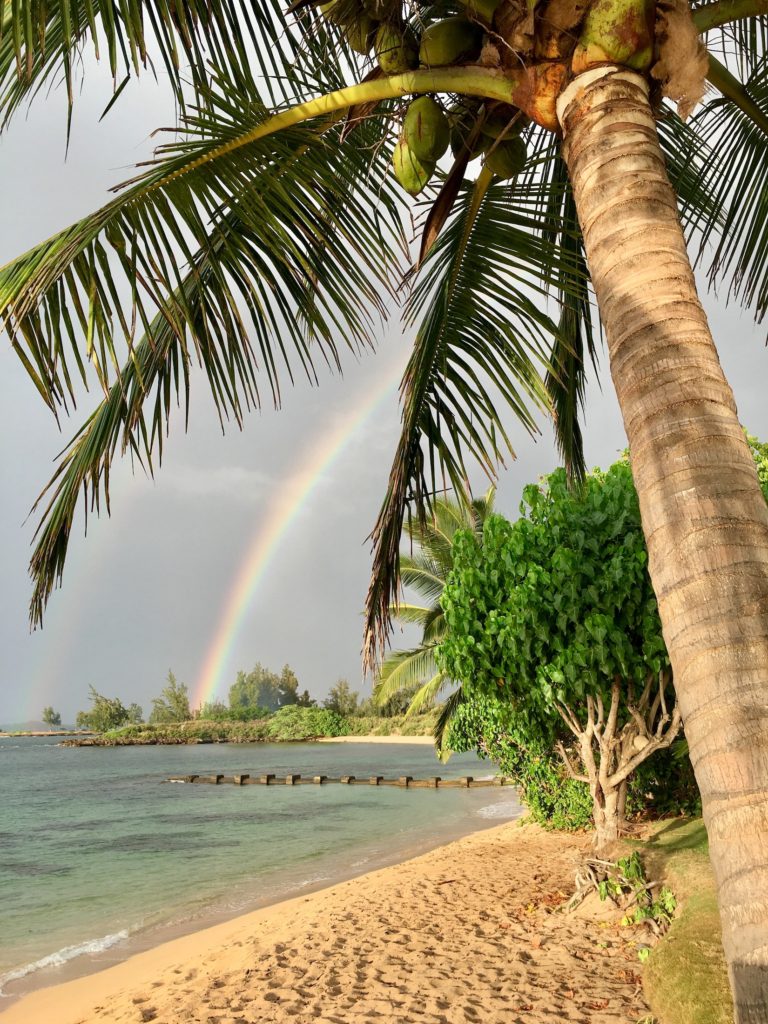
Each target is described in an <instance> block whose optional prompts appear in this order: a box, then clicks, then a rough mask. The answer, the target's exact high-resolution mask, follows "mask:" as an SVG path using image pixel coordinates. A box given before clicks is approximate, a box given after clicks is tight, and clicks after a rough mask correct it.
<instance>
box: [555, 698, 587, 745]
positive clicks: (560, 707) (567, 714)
mask: <svg viewBox="0 0 768 1024" xmlns="http://www.w3.org/2000/svg"><path fill="white" fill-rule="evenodd" d="M555 708H556V709H557V713H558V715H560V717H561V718H562V720H563V721H564V722H565V724H566V725H567V726H568V728H569V729H570V730H571V732H572V733H573V735H574V736H575V737H576V739H581V736H582V733H583V732H584V730H583V729H582V728H581V723H580V722H579V720H578V718H577V717H576V715H575V714H574V713H573V711H572V710H571V709H570V708H569V707H568V705H567V704H555Z"/></svg>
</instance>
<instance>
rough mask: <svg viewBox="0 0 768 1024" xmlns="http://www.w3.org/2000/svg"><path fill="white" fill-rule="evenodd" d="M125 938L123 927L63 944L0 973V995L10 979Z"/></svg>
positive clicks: (52, 965)
mask: <svg viewBox="0 0 768 1024" xmlns="http://www.w3.org/2000/svg"><path fill="white" fill-rule="evenodd" d="M127 938H128V930H127V929H125V928H124V929H123V930H122V931H119V932H115V933H114V934H113V935H104V936H103V937H102V938H100V939H89V940H88V941H87V942H80V943H78V945H76V946H65V947H64V948H63V949H59V950H57V951H56V952H55V953H49V954H48V956H44V957H41V958H40V959H39V960H35V961H34V963H31V964H24V966H23V967H14V968H13V970H11V971H7V972H6V973H5V974H0V996H4V995H5V992H4V991H3V989H4V988H5V986H6V985H7V984H8V983H9V982H10V981H18V980H19V978H26V977H27V975H28V974H34V973H35V972H36V971H42V970H44V969H45V968H46V967H61V966H62V964H66V963H68V962H69V961H70V960H74V959H75V958H76V957H78V956H88V954H89V953H90V954H94V953H103V952H104V950H105V949H109V948H110V946H116V945H117V943H118V942H123V940H124V939H127Z"/></svg>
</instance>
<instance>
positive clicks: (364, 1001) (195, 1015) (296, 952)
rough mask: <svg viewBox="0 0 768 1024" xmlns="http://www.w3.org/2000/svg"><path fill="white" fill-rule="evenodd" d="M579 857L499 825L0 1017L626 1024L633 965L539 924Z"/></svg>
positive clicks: (558, 838) (203, 933) (562, 929)
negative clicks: (521, 1018)
mask: <svg viewBox="0 0 768 1024" xmlns="http://www.w3.org/2000/svg"><path fill="white" fill-rule="evenodd" d="M587 844H588V838H587V837H574V836H563V835H562V834H553V833H547V832H544V831H543V830H541V829H539V828H538V827H537V826H535V825H531V824H526V825H524V826H523V827H521V826H520V823H519V821H517V820H514V821H507V822H505V823H504V824H502V825H497V826H493V827H490V828H487V829H481V830H479V831H475V832H472V833H470V834H468V835H466V836H464V837H462V838H461V839H458V840H454V841H453V842H450V843H448V844H446V845H442V846H438V847H436V848H434V849H432V850H430V851H429V852H427V853H422V854H420V855H419V856H417V857H414V858H411V859H409V860H404V861H399V862H397V863H396V864H394V865H390V866H387V867H383V868H378V869H377V870H375V871H371V872H368V873H366V874H362V875H359V876H357V877H356V878H352V879H348V880H346V881H342V882H338V883H336V884H331V885H329V886H326V887H325V888H322V889H318V890H317V891H315V892H311V893H308V892H306V891H305V892H304V893H302V894H301V895H298V896H295V897H292V898H291V899H288V900H284V901H281V902H279V903H275V904H272V905H271V906H267V907H262V908H260V909H257V910H252V911H249V912H247V913H245V914H241V915H239V916H237V917H235V918H233V919H232V920H229V921H227V922H225V923H221V924H216V925H213V926H210V927H207V928H204V929H201V930H198V931H194V932H192V933H191V934H188V935H185V936H183V937H181V938H174V939H172V940H171V941H168V942H165V943H163V944H162V945H159V946H155V947H153V948H151V949H149V950H146V951H144V952H140V953H137V954H135V955H133V956H131V957H130V958H129V959H127V960H123V961H122V962H121V963H118V964H113V965H112V966H109V967H106V968H104V969H102V970H100V971H98V972H97V973H95V974H88V975H86V976H84V977H80V978H77V979H75V980H71V981H66V982H63V983H60V984H57V985H53V986H50V987H48V988H43V989H39V990H37V991H35V992H32V993H30V994H28V995H26V996H22V997H21V998H20V999H18V1000H16V1001H14V1002H13V1003H11V1004H10V1005H9V1006H8V1007H7V1008H6V1009H3V1008H2V1004H0V1017H1V1018H2V1020H3V1024H6V1022H7V1024H29V1022H31V1021H38V1020H39V1021H45V1022H46V1024H123V1022H125V1024H128V1022H135V1021H137V1020H138V1021H151V1020H156V1021H157V1022H158V1024H182V1022H187V1021H189V1022H194V1021H204V1022H207V1021H209V1020H216V1021H220V1022H221V1024H230V1022H234V1021H237V1022H240V1021H243V1022H245V1024H251V1022H252V1021H253V1022H256V1021H259V1022H262V1021H264V1022H267V1021H274V1022H281V1024H282V1022H285V1024H287V1022H289V1021H290V1022H293V1024H308V1022H309V1021H310V1020H311V1021H315V1020H321V1021H326V1020H327V1021H345V1022H346V1021H349V1022H350V1024H357V1022H360V1024H363V1021H364V1020H366V1019H368V1018H370V1017H371V1016H376V1015H378V1016H380V1017H382V1018H383V1019H387V1020H389V1021H395V1020H397V1021H403V1022H406V1021H407V1022H411V1021H424V1022H429V1024H432V1021H436V1020H440V1019H442V1020H445V1021H448V1022H449V1024H453V1022H454V1021H462V1022H463V1021H474V1020H477V1021H478V1022H479V1021H481V1020H482V1021H483V1024H485V1022H488V1024H495V1022H496V1021H499V1022H500V1024H501V1022H503V1021H506V1022H507V1024H510V1022H511V1021H512V1020H514V1019H515V1017H514V1016H512V1014H513V1013H514V1012H515V1011H519V1012H521V1013H522V1012H524V1011H526V1010H530V1011H536V1015H535V1016H532V1017H526V1018H525V1019H531V1020H536V1022H537V1024H544V1022H550V1021H551V1022H552V1024H555V1022H558V1024H563V1022H571V1021H573V1022H578V1024H582V1022H584V1024H609V1022H613V1024H615V1022H617V1021H620V1020H623V1019H626V1020H630V1019H637V1017H639V1016H641V1014H642V1012H643V1009H644V1007H643V1005H642V999H641V998H640V997H639V996H638V992H637V976H638V971H637V967H638V965H637V960H636V956H635V955H634V950H632V951H631V953H629V954H628V953H627V951H626V949H625V948H623V947H626V946H627V943H626V942H624V943H622V942H621V941H619V940H617V939H616V938H615V937H614V935H613V934H612V933H611V932H609V931H608V930H607V929H606V928H605V926H604V925H603V926H601V927H598V926H597V925H596V924H595V923H593V922H589V921H584V920H577V919H575V918H573V917H568V918H566V917H564V916H563V915H557V914H553V913H552V907H553V905H554V903H553V901H554V902H560V901H561V900H562V898H563V896H564V895H565V892H566V891H567V887H568V885H569V884H571V885H572V878H573V871H572V868H573V857H574V854H575V853H578V851H579V850H580V849H582V848H584V847H585V846H586V845H587ZM608 939H612V940H614V941H606V940H608ZM617 961H618V963H617ZM618 966H620V967H621V968H623V970H619V971H617V967H618ZM581 975H583V977H581ZM617 1011H619V1012H622V1013H624V1016H619V1015H617ZM632 1014H634V1015H635V1016H634V1017H632V1016H631V1015H632Z"/></svg>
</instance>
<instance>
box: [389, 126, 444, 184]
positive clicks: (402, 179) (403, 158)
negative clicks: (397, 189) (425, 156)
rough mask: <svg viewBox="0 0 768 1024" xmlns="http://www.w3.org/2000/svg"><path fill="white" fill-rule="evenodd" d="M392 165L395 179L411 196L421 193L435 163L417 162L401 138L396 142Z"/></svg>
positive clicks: (432, 171) (429, 161) (414, 155)
mask: <svg viewBox="0 0 768 1024" xmlns="http://www.w3.org/2000/svg"><path fill="white" fill-rule="evenodd" d="M392 165H393V167H394V171H395V177H396V178H397V180H398V181H399V183H400V184H401V185H402V186H403V188H404V189H405V191H406V192H408V194H409V195H412V196H417V195H418V194H419V192H421V190H422V189H423V188H424V186H425V185H426V184H427V182H428V181H429V179H430V178H431V177H432V174H433V173H434V170H435V161H434V160H419V158H418V157H417V156H416V154H415V153H414V152H413V150H412V149H411V148H410V146H409V145H408V143H407V142H406V141H405V139H404V138H403V137H402V136H401V137H400V138H399V139H398V140H397V145H396V146H395V152H394V154H393V156H392Z"/></svg>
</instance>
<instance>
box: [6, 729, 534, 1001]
mask: <svg viewBox="0 0 768 1024" xmlns="http://www.w3.org/2000/svg"><path fill="white" fill-rule="evenodd" d="M266 771H269V772H274V773H275V774H276V775H285V774H286V773H288V772H298V773H301V774H302V775H313V774H325V775H329V776H338V775H340V774H351V775H357V776H368V775H373V774H378V775H384V776H390V777H391V776H398V775H413V776H414V777H418V776H428V775H435V774H438V775H441V776H443V777H444V778H449V777H451V776H456V775H466V774H470V775H475V776H476V777H481V776H483V775H487V774H489V773H491V772H492V771H493V768H492V766H490V765H489V764H488V763H487V762H485V763H483V762H480V761H478V759H477V758H475V757H474V756H473V755H461V756H457V757H454V758H452V759H451V761H450V763H449V764H448V765H438V764H437V763H436V761H435V757H434V753H433V750H432V748H431V747H429V746H416V745H407V746H406V745H396V744H279V745H274V744H254V745H238V746H235V745H229V744H221V745H211V746H207V745H206V746H191V747H186V746H184V747H123V748H98V747H94V748H65V747H59V746H58V745H56V743H55V741H51V740H47V739H4V740H0V807H1V808H2V819H0V844H1V845H0V912H1V913H2V922H3V927H2V930H1V932H0V988H2V987H3V986H5V988H6V991H7V992H8V993H13V994H17V993H18V992H19V991H26V990H29V989H31V988H34V987H36V986H38V985H40V984H52V983H55V982H56V981H59V980H62V979H63V977H66V976H70V975H71V974H72V972H73V968H74V969H75V970H76V971H78V972H84V971H85V970H87V969H94V966H95V963H94V961H96V962H97V963H103V962H104V959H105V957H107V958H109V959H113V960H114V959H119V958H121V957H124V956H127V955H130V953H132V952H134V951H135V950H136V949H137V948H146V947H147V946H151V945H152V944H154V943H156V942H159V941H162V939H163V938H166V937H168V936H169V935H171V934H178V933H179V932H180V931H184V930H192V929H194V928H196V927H202V926H204V925H206V924H208V923H212V922H213V921H215V920H221V919H223V918H225V917H228V916H233V915H235V914H237V913H240V912H243V911H245V910H248V909H252V908H254V907H256V906H260V905H264V904H267V903H273V902H275V901H277V900H279V899H283V898H286V897H289V896H291V895H295V894H296V893H298V892H300V891H305V890H307V889H309V888H318V887H321V886H323V885H327V884H331V883H332V882H335V881H338V880H339V879H341V878H346V877H351V876H353V875H355V874H359V873H362V872H364V871H369V870H372V869H374V868H376V867H379V866H382V865H384V864H386V863H392V862H394V861H397V860H402V859H404V858H405V857H407V856H411V855H415V854H417V853H419V852H422V851H424V850H426V849H429V848H431V847H434V846H436V845H439V844H440V843H442V842H447V841H449V840H450V839H452V838H455V837H457V836H459V835H462V834H465V833H467V832H472V831H475V830H476V829H478V828H482V827H483V826H484V825H493V824H496V823H498V822H499V821H500V820H503V819H504V818H509V817H515V816H516V815H517V814H518V813H519V807H518V805H517V802H516V800H515V797H514V793H513V792H512V791H511V790H508V789H501V790H496V789H474V790H460V789H456V790H437V791H434V790H432V791H430V790H399V789H390V788H384V789H378V788H374V787H370V788H369V787H364V786H356V787H346V786H338V785H336V786H323V787H319V786H317V787H316V786H300V787H296V788H294V787H286V786H280V787H263V786H247V787H243V788H239V787H235V786H219V787H213V786H180V785H168V784H165V783H164V782H163V779H164V778H165V777H166V776H168V775H174V774H192V773H198V774H211V773H213V772H222V773H225V774H232V773H235V772H250V773H251V774H259V773H261V772H266ZM106 950H109V953H108V954H107V953H105V951H106ZM0 1008H1V1004H0Z"/></svg>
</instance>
